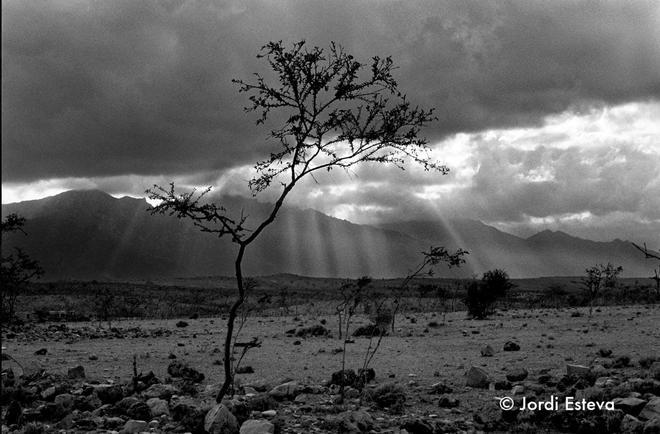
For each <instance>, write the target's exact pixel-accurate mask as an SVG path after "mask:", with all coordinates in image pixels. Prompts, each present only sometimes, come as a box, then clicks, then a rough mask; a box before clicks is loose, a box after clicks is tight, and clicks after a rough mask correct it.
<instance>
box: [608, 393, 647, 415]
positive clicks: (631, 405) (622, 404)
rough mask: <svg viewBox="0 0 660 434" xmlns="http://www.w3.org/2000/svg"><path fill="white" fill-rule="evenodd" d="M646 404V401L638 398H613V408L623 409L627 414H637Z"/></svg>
mask: <svg viewBox="0 0 660 434" xmlns="http://www.w3.org/2000/svg"><path fill="white" fill-rule="evenodd" d="M645 406H646V401H644V400H643V399H639V398H632V397H628V398H614V408H618V409H620V410H623V411H624V412H625V413H627V414H632V415H633V416H637V415H638V414H639V413H640V412H641V411H642V409H643V408H644V407H645Z"/></svg>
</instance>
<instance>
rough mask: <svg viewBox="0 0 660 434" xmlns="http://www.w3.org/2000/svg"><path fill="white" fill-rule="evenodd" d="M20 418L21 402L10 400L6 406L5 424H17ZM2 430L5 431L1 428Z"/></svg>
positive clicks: (21, 414)
mask: <svg viewBox="0 0 660 434" xmlns="http://www.w3.org/2000/svg"><path fill="white" fill-rule="evenodd" d="M22 418H23V408H21V404H19V403H18V401H12V402H11V403H10V404H9V407H8V408H7V413H5V420H4V422H5V423H6V424H7V425H18V424H19V423H20V422H21V419H22ZM7 431H9V430H7ZM2 432H5V430H4V429H3V430H2Z"/></svg>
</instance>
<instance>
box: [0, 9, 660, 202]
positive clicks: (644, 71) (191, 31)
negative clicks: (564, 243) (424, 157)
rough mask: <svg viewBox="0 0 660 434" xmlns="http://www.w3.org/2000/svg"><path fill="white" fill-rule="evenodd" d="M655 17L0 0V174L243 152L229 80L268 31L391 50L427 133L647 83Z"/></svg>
mask: <svg viewBox="0 0 660 434" xmlns="http://www.w3.org/2000/svg"><path fill="white" fill-rule="evenodd" d="M658 29H660V6H658V4H657V2H653V1H633V2H541V1H538V2H529V1H522V0H521V1H510V2H496V3H495V2H483V1H467V2H456V1H450V2H430V1H429V2H381V1H361V2H352V1H351V2H349V1H345V2H344V1H328V2H296V1H288V2H287V1H282V2H266V1H263V2H262V1H247V2H242V1H236V2H211V1H200V2H189V1H164V2H161V1H155V0H152V1H141V2H134V1H127V0H125V1H116V2H94V1H89V2H85V1H83V2H74V3H61V2H37V1H18V0H15V1H6V2H3V3H2V93H3V98H2V144H3V145H2V179H3V182H6V181H14V182H16V181H25V182H28V181H33V180H37V179H48V178H64V177H92V176H100V177H112V176H115V175H126V174H134V175H154V176H158V175H164V176H174V175H176V174H179V175H186V174H187V175H192V174H195V173H198V172H205V173H207V174H208V173H213V171H214V170H218V169H227V168H231V167H234V166H236V165H244V164H249V163H251V162H254V161H255V160H256V159H257V158H258V156H259V155H263V153H264V152H265V150H266V149H267V144H266V143H265V142H264V136H265V132H264V131H263V130H259V129H257V128H254V126H253V119H252V118H251V117H250V116H246V115H245V114H244V113H243V112H242V110H241V108H242V106H243V105H244V103H245V99H244V98H243V96H242V95H238V94H237V92H236V88H235V86H233V85H232V84H231V83H230V80H231V78H234V77H248V76H249V74H250V73H252V72H254V71H259V70H260V69H261V68H262V66H263V65H261V64H260V63H259V62H258V61H257V60H256V59H255V55H256V54H257V52H258V49H259V47H260V46H261V45H262V44H263V43H265V42H267V41H268V40H277V39H284V40H288V41H294V40H298V39H303V38H304V39H307V40H309V41H310V43H313V44H319V45H326V44H327V43H328V42H329V41H330V40H336V41H338V42H340V43H342V44H344V45H345V46H346V47H347V49H349V50H351V51H353V52H355V53H356V54H357V55H358V56H359V57H361V58H363V59H365V60H366V59H368V58H369V57H370V56H372V55H376V54H380V55H388V54H391V55H392V56H393V57H394V58H395V61H396V63H397V64H399V65H400V68H399V69H398V70H397V77H398V79H399V81H400V83H401V85H402V87H403V88H404V89H405V90H406V91H407V93H408V94H409V96H410V98H411V99H412V100H414V101H419V102H422V103H424V104H426V105H429V106H435V107H437V108H438V116H439V122H438V123H437V124H435V125H434V126H433V127H432V128H430V129H429V130H428V131H427V133H428V134H429V136H430V137H431V138H432V139H434V140H435V139H440V138H442V137H445V136H446V135H447V134H450V133H453V132H457V131H479V130H482V129H486V128H491V127H496V126H510V125H523V124H534V123H539V122H540V121H541V120H542V119H543V118H544V117H545V116H546V115H547V114H549V113H555V112H560V111H563V110H566V109H572V110H579V109H581V108H583V107H587V106H591V105H593V104H610V103H618V102H624V101H632V100H641V99H649V98H657V97H658V95H659V94H660V30H658ZM207 176H210V175H207ZM211 177H212V176H211ZM530 194H532V193H530Z"/></svg>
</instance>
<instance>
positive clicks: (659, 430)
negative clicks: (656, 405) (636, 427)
mask: <svg viewBox="0 0 660 434" xmlns="http://www.w3.org/2000/svg"><path fill="white" fill-rule="evenodd" d="M642 432H643V433H644V434H660V418H657V417H656V418H654V419H651V420H649V421H648V422H646V423H645V424H644V430H643V431H642Z"/></svg>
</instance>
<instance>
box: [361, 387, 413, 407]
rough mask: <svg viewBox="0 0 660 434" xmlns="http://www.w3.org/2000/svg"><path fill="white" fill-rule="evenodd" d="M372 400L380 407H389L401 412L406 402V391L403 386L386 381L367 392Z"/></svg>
mask: <svg viewBox="0 0 660 434" xmlns="http://www.w3.org/2000/svg"><path fill="white" fill-rule="evenodd" d="M367 397H368V398H369V400H370V401H372V402H373V403H375V404H376V405H377V406H378V407H380V408H389V409H390V410H391V411H393V412H396V413H400V412H401V411H403V405H404V404H405V402H406V393H405V391H404V390H403V388H402V387H401V386H399V385H397V384H394V383H385V384H383V385H381V386H378V387H376V388H375V389H373V390H370V391H369V392H368V393H367Z"/></svg>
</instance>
